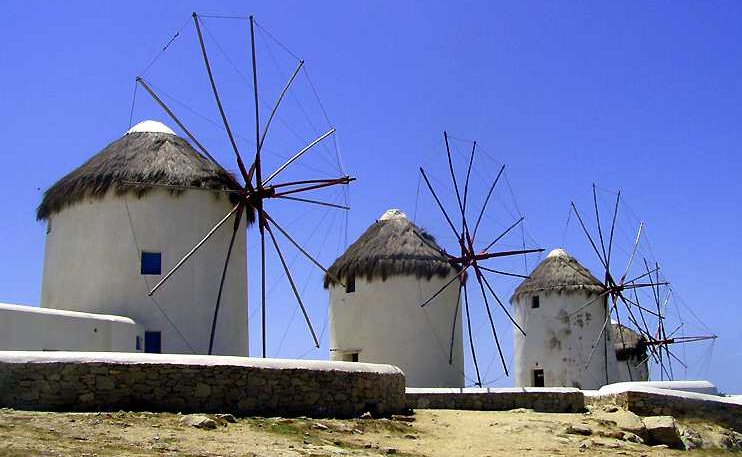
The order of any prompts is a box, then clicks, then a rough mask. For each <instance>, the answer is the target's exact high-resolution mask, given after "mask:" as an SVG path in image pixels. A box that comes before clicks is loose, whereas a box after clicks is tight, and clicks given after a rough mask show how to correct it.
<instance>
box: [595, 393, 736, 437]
mask: <svg viewBox="0 0 742 457" xmlns="http://www.w3.org/2000/svg"><path fill="white" fill-rule="evenodd" d="M657 390H658V389H657ZM587 404H589V405H596V406H602V405H605V404H614V405H616V406H618V407H620V408H623V409H626V410H628V411H631V412H633V413H635V414H637V415H639V416H674V417H687V418H697V419H703V420H707V421H710V422H715V423H717V424H719V425H722V426H724V427H728V428H731V429H734V430H736V431H738V432H742V404H740V403H737V402H733V401H730V400H729V399H726V398H725V397H719V396H715V395H706V394H698V393H687V392H673V391H649V389H645V390H629V391H625V392H616V393H611V394H605V395H599V396H591V397H588V399H587Z"/></svg>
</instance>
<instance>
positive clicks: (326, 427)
mask: <svg viewBox="0 0 742 457" xmlns="http://www.w3.org/2000/svg"><path fill="white" fill-rule="evenodd" d="M312 428H316V429H317V430H327V429H329V428H330V427H328V426H327V425H325V424H323V423H322V422H317V423H316V424H314V425H313V426H312Z"/></svg>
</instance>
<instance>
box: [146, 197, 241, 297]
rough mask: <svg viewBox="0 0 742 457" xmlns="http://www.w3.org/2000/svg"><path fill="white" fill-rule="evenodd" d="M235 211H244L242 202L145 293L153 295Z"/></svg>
mask: <svg viewBox="0 0 742 457" xmlns="http://www.w3.org/2000/svg"><path fill="white" fill-rule="evenodd" d="M237 211H244V205H243V204H242V202H240V203H237V204H236V205H235V206H234V208H232V210H231V211H229V212H228V213H227V215H226V216H224V217H223V218H222V219H221V220H220V221H219V222H217V223H216V225H214V226H213V227H212V228H211V230H209V232H208V233H207V234H206V235H205V236H204V237H203V238H202V239H201V241H199V242H198V243H196V245H195V246H193V248H192V249H191V250H190V251H188V253H187V254H186V255H184V256H183V258H181V259H180V260H179V261H178V263H177V264H175V266H174V267H173V268H172V269H171V270H170V271H169V272H168V273H167V274H166V275H165V276H164V277H163V278H162V279H161V280H160V282H158V283H157V284H156V285H155V287H153V288H152V290H150V291H149V292H148V293H147V295H148V296H150V297H151V296H152V295H153V294H154V293H155V292H157V290H158V289H159V288H160V287H162V285H163V284H165V282H167V280H168V279H170V277H171V276H172V275H173V274H175V272H176V271H178V269H180V267H182V266H183V264H185V263H186V262H187V261H188V259H190V258H191V256H192V255H193V254H195V253H196V251H198V250H199V249H200V248H201V246H203V245H204V243H206V241H208V240H209V238H211V236H212V235H213V234H214V233H216V231H217V230H219V227H221V226H222V225H224V223H225V222H227V220H228V219H229V218H230V217H232V215H233V214H234V213H236V212H237Z"/></svg>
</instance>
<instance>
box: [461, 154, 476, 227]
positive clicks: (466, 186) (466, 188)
mask: <svg viewBox="0 0 742 457" xmlns="http://www.w3.org/2000/svg"><path fill="white" fill-rule="evenodd" d="M476 150H477V142H476V141H475V142H474V144H473V145H472V147H471V153H470V154H469V165H468V166H467V168H466V180H465V181H464V209H463V211H462V213H463V214H464V216H463V218H464V220H466V204H467V201H468V199H469V178H470V177H471V167H472V164H473V163H474V152H475V151H476Z"/></svg>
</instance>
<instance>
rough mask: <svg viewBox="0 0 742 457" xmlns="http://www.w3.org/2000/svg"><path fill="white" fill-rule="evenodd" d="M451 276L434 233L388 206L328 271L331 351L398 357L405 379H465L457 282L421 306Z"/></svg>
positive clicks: (447, 383)
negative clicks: (429, 302)
mask: <svg viewBox="0 0 742 457" xmlns="http://www.w3.org/2000/svg"><path fill="white" fill-rule="evenodd" d="M456 276H457V270H456V268H455V267H454V266H452V265H451V263H449V261H448V259H447V258H446V257H444V256H443V255H442V254H441V249H440V248H439V247H438V246H437V244H435V240H434V239H433V237H432V236H430V235H429V234H427V233H426V232H425V231H424V230H422V229H421V228H419V227H417V226H416V225H415V224H413V223H412V222H411V221H410V220H409V219H407V216H406V215H405V214H404V213H403V212H401V211H399V210H395V209H392V210H389V211H387V212H386V213H384V215H382V216H381V218H379V220H378V221H376V222H374V223H373V224H372V225H371V226H370V227H369V228H368V229H367V230H366V232H365V233H364V234H363V235H361V237H360V238H359V239H358V240H357V241H356V242H355V243H353V244H352V245H351V246H350V247H349V248H348V250H347V251H346V252H345V253H344V254H343V255H342V256H341V257H340V258H338V259H337V260H336V261H335V263H334V264H333V265H332V266H331V267H330V269H329V270H328V274H327V275H326V276H325V287H327V288H329V289H330V351H331V352H330V353H331V358H332V359H333V360H344V361H358V362H374V363H388V364H392V365H396V366H398V367H400V368H401V369H402V371H404V373H405V377H406V379H407V385H408V386H410V387H463V385H464V356H463V332H462V330H461V307H460V306H459V288H458V287H449V288H446V290H445V291H443V292H442V293H439V294H438V295H437V296H436V297H435V299H434V301H433V304H431V306H429V307H425V308H422V307H420V303H421V302H422V301H424V300H425V299H426V298H428V297H430V296H431V295H433V294H434V293H435V292H436V291H439V290H440V289H442V288H444V287H445V285H446V284H447V283H449V282H450V281H451V280H452V279H455V277H456ZM452 334H453V336H452Z"/></svg>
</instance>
